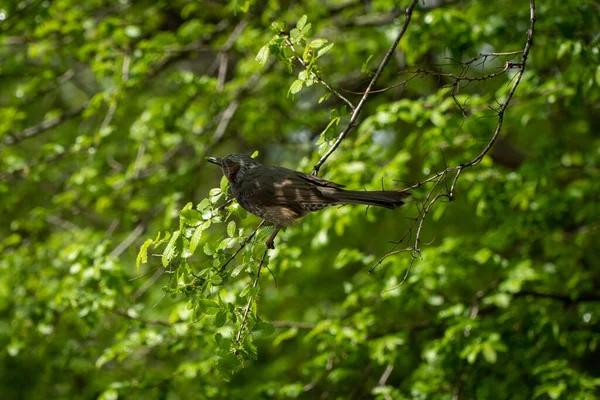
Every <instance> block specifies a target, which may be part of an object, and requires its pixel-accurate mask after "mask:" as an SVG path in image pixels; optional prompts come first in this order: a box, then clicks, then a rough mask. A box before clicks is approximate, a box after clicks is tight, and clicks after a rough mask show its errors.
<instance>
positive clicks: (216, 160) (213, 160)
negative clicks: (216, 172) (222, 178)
mask: <svg viewBox="0 0 600 400" xmlns="http://www.w3.org/2000/svg"><path fill="white" fill-rule="evenodd" d="M204 159H205V160H206V161H208V162H209V163H212V164H217V165H218V166H219V167H220V166H221V159H220V158H216V157H204Z"/></svg>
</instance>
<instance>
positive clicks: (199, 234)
mask: <svg viewBox="0 0 600 400" xmlns="http://www.w3.org/2000/svg"><path fill="white" fill-rule="evenodd" d="M203 226H204V224H202V225H200V226H199V227H197V228H196V230H195V231H194V234H193V235H192V238H191V239H190V253H192V254H194V253H195V252H196V247H198V244H199V243H200V238H201V237H202V232H204V229H202V227H203Z"/></svg>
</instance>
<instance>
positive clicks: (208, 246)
mask: <svg viewBox="0 0 600 400" xmlns="http://www.w3.org/2000/svg"><path fill="white" fill-rule="evenodd" d="M203 250H204V254H206V255H207V256H212V255H213V254H215V246H214V245H213V244H212V243H210V242H207V243H205V244H204V249H203Z"/></svg>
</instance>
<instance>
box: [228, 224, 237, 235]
mask: <svg viewBox="0 0 600 400" xmlns="http://www.w3.org/2000/svg"><path fill="white" fill-rule="evenodd" d="M227 235H228V236H229V237H234V236H235V221H229V224H227Z"/></svg>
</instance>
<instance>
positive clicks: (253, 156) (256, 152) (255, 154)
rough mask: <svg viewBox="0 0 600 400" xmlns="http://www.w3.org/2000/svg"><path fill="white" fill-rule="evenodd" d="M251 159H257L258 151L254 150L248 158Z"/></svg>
mask: <svg viewBox="0 0 600 400" xmlns="http://www.w3.org/2000/svg"><path fill="white" fill-rule="evenodd" d="M250 157H251V158H256V157H258V150H254V153H252V155H251V156H250Z"/></svg>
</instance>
